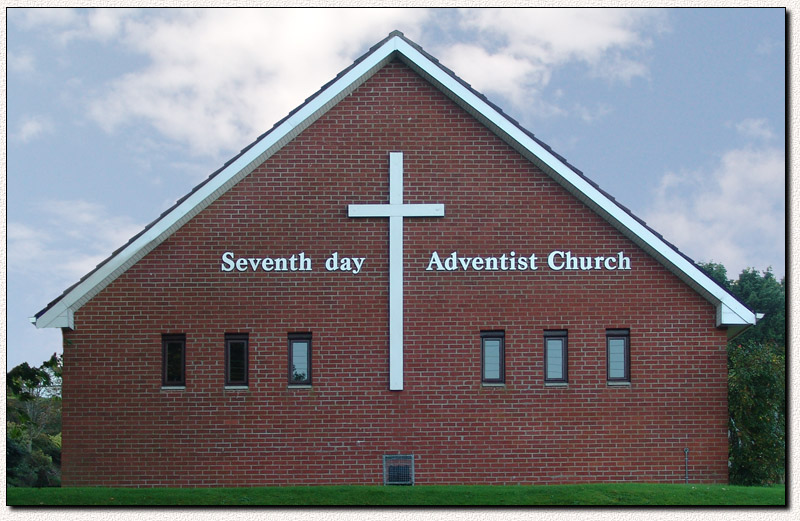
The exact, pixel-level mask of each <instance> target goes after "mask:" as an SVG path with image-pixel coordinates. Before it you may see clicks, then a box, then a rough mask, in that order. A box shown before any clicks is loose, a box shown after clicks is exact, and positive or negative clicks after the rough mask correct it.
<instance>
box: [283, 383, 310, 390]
mask: <svg viewBox="0 0 800 521" xmlns="http://www.w3.org/2000/svg"><path fill="white" fill-rule="evenodd" d="M288 388H289V389H311V388H312V386H311V384H289V386H288Z"/></svg>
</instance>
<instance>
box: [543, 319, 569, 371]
mask: <svg viewBox="0 0 800 521" xmlns="http://www.w3.org/2000/svg"><path fill="white" fill-rule="evenodd" d="M554 338H558V339H561V340H562V346H561V375H562V376H561V378H550V376H549V374H548V365H547V362H548V360H547V351H548V349H547V342H548V340H552V339H554ZM568 367H569V340H568V334H567V330H566V329H552V330H545V332H544V382H545V383H546V384H566V383H569V373H568V371H567V368H568Z"/></svg>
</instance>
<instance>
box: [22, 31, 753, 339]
mask: <svg viewBox="0 0 800 521" xmlns="http://www.w3.org/2000/svg"><path fill="white" fill-rule="evenodd" d="M393 59H399V60H401V61H402V62H403V63H405V64H406V65H407V66H409V67H410V68H411V69H412V70H414V71H415V72H416V73H417V74H419V75H420V76H422V77H423V78H424V79H425V80H427V81H428V82H430V83H431V84H432V85H433V86H435V87H436V88H437V89H439V90H440V91H442V92H443V93H444V94H445V95H446V96H447V97H448V98H450V99H451V100H453V101H454V102H455V103H456V104H458V105H459V106H460V107H462V108H463V109H464V110H466V111H467V112H468V113H469V114H471V115H472V116H473V117H475V118H476V119H477V120H478V121H480V122H481V123H483V124H484V125H485V126H487V127H488V128H489V129H490V130H492V131H493V132H494V133H495V134H496V135H498V136H499V137H500V138H501V139H503V140H504V141H505V142H506V143H508V144H509V145H510V146H512V147H513V148H514V149H515V150H517V151H518V152H519V153H521V154H522V155H523V156H524V157H526V158H527V159H528V160H529V161H531V162H532V163H534V164H535V165H537V166H538V167H539V168H540V169H541V170H542V171H543V172H545V173H546V174H548V175H549V176H550V177H551V178H553V179H554V180H555V181H556V182H557V183H559V184H560V185H561V186H563V187H564V188H565V189H567V190H568V191H569V192H570V193H571V194H572V195H573V196H575V197H577V198H578V199H579V200H581V201H582V202H583V203H584V204H586V205H587V206H588V207H589V208H591V209H592V210H593V211H595V212H596V213H597V214H599V215H600V216H601V217H603V218H604V219H605V220H606V221H608V222H609V223H610V224H611V225H612V226H614V227H615V228H616V229H617V230H619V231H620V232H621V233H623V234H624V235H625V236H626V237H628V238H629V239H631V240H632V241H633V242H634V243H636V244H637V245H638V246H639V247H641V248H642V249H643V250H645V251H646V252H647V253H648V254H650V255H651V256H652V257H654V258H655V259H656V260H658V261H659V262H660V263H661V264H663V265H664V266H665V267H666V268H667V269H668V270H670V271H671V272H672V273H674V274H675V275H677V276H678V277H679V278H680V279H681V280H682V281H684V282H685V283H686V284H688V285H689V286H691V287H692V288H693V289H694V290H695V291H696V292H697V293H699V294H700V295H702V296H703V297H704V298H705V299H706V300H708V301H709V302H711V303H712V304H713V305H714V306H715V307H716V310H717V318H716V322H717V326H718V327H727V328H728V336H729V338H730V337H733V336H735V335H736V334H738V333H740V332H741V331H743V330H744V329H746V328H747V327H749V326H750V325H754V324H755V323H756V321H757V319H758V318H760V316H756V314H755V313H753V311H751V310H750V309H748V308H747V307H746V306H745V305H744V304H742V303H741V302H739V301H738V300H737V299H736V298H735V297H734V296H733V295H731V294H730V293H729V292H728V291H727V290H725V289H724V288H723V287H722V286H720V285H719V284H717V283H716V282H715V281H714V280H713V279H711V278H710V277H709V276H707V275H706V274H705V273H704V272H703V271H702V270H701V269H700V268H699V267H698V266H697V265H696V264H695V263H694V262H693V261H692V260H691V259H689V258H688V257H687V256H685V255H684V254H682V253H681V252H680V251H678V249H677V248H675V247H674V246H673V245H671V244H670V243H668V242H667V241H665V240H664V238H663V237H661V235H659V234H658V233H656V232H655V231H654V230H652V229H651V228H649V227H648V226H647V225H646V224H645V222H644V221H642V220H641V219H639V218H637V217H636V216H634V215H633V214H632V213H631V212H630V211H629V210H628V209H627V208H625V207H624V206H622V205H620V204H619V203H617V202H616V201H615V200H614V198H613V197H611V196H610V195H609V194H607V193H606V192H604V191H603V190H601V189H600V187H599V186H597V185H596V184H595V183H593V182H592V181H590V180H589V179H588V178H586V176H584V175H583V173H582V172H581V171H579V170H578V169H576V168H575V167H573V166H572V165H570V164H569V163H568V162H567V161H566V160H565V159H564V158H563V157H561V156H559V155H558V154H556V153H555V152H554V151H553V150H552V149H550V147H549V146H547V145H546V144H545V143H543V142H542V141H541V140H539V139H538V138H536V137H535V136H534V135H533V134H531V133H530V132H528V131H527V130H525V129H524V128H522V127H521V126H520V125H519V123H517V122H516V121H515V120H513V119H512V118H510V117H509V116H507V115H506V114H505V113H503V111H502V110H501V109H500V108H499V107H497V106H496V105H494V104H493V103H491V102H490V101H489V100H488V99H486V98H485V97H484V96H483V95H482V94H480V93H478V92H477V91H475V90H474V89H472V87H470V85H469V84H467V83H466V82H464V81H463V80H461V79H460V78H459V77H458V76H456V75H455V74H454V73H453V72H452V71H450V70H449V69H447V68H446V67H444V66H443V65H441V64H440V63H439V61H438V60H437V59H436V58H434V57H433V56H431V55H429V54H428V53H426V52H425V51H424V50H422V48H421V47H419V46H418V45H417V44H415V43H414V42H412V41H410V40H408V39H407V38H406V37H405V36H404V35H403V34H402V33H401V32H399V31H394V32H392V33H391V34H390V35H389V36H388V37H387V38H385V39H384V40H383V41H381V42H379V43H378V44H376V45H375V46H373V47H372V48H371V49H370V50H369V51H368V52H367V53H366V54H364V55H363V56H362V57H361V58H359V59H358V60H356V61H355V62H354V63H353V64H352V65H351V66H350V67H348V68H347V69H345V70H343V71H342V72H340V73H339V74H338V75H337V76H336V77H335V78H334V79H333V80H331V81H330V82H328V83H327V84H326V85H324V86H323V87H322V88H321V89H320V90H319V91H317V92H316V93H315V94H313V95H312V96H311V97H309V98H308V99H306V101H305V102H304V103H303V104H302V105H300V106H299V107H297V108H296V109H294V110H293V111H292V112H290V113H289V114H288V115H287V116H286V117H285V118H283V119H282V120H281V121H279V122H278V123H276V124H275V125H274V126H273V127H272V129H270V130H269V131H267V132H266V133H264V134H263V135H261V136H260V137H259V138H258V139H256V141H254V142H253V143H252V144H250V145H249V146H248V147H247V148H245V149H243V150H242V151H241V152H240V153H239V154H238V155H236V156H235V157H234V158H232V159H231V160H230V161H228V162H227V163H225V165H223V166H222V167H221V168H220V169H219V170H217V171H216V172H214V173H213V174H211V175H210V176H209V177H208V178H207V179H206V180H205V181H204V182H202V183H201V184H199V185H198V186H196V187H195V188H194V189H192V191H191V192H189V193H188V194H187V195H186V196H184V197H183V198H181V199H180V200H178V201H177V202H176V203H175V204H174V205H173V206H172V207H171V208H170V209H168V210H167V211H165V212H164V213H162V214H161V215H160V216H159V217H158V218H157V219H156V220H155V221H153V222H152V223H150V224H149V225H147V226H146V227H145V229H144V230H142V231H141V232H140V233H139V234H137V235H136V236H134V237H133V238H131V239H130V240H129V241H128V242H127V243H126V244H125V245H124V246H122V247H121V248H119V249H118V250H116V251H115V252H114V253H112V255H111V256H110V257H109V258H108V259H106V260H105V261H103V262H102V263H101V264H99V265H98V266H97V267H96V268H95V269H94V270H92V271H91V272H90V273H88V274H87V275H86V276H84V277H83V278H82V279H81V280H79V281H78V282H77V283H76V284H74V285H73V286H71V287H70V288H68V289H67V290H66V291H64V293H63V294H62V295H61V296H59V297H58V298H57V299H55V300H54V301H52V302H51V303H50V304H48V305H47V306H46V307H45V308H44V309H42V310H41V311H39V312H38V313H37V314H36V315H35V316H34V317H32V318H31V322H32V323H33V324H34V325H35V326H36V327H37V328H46V327H67V328H74V319H73V314H74V313H75V311H77V310H78V309H80V308H81V306H83V304H85V303H86V302H88V301H89V300H90V299H91V298H92V297H94V296H95V295H96V294H97V293H99V292H100V291H101V290H102V289H103V288H105V287H106V286H107V285H108V284H110V283H111V282H112V281H114V280H115V279H116V278H117V277H119V276H120V275H121V274H122V273H124V272H125V271H126V270H127V269H128V268H129V267H131V266H132V265H133V264H135V263H136V262H137V261H138V260H139V259H141V258H142V257H144V256H145V255H147V253H149V252H150V251H152V250H153V249H154V248H155V247H156V246H158V245H159V244H161V243H162V242H163V241H164V240H166V239H167V238H168V237H169V236H170V235H171V234H172V233H174V232H175V231H176V230H178V229H179V228H180V227H181V226H182V225H183V224H184V223H186V222H187V221H188V220H190V219H191V218H192V217H194V216H195V215H197V214H198V213H199V212H201V211H202V210H203V209H205V208H206V207H207V206H209V205H210V204H211V203H212V202H214V201H215V200H216V199H217V198H218V197H220V196H221V195H222V194H223V193H225V192H226V191H227V190H229V189H230V188H231V187H233V186H234V185H235V184H236V183H238V182H239V181H240V180H241V179H243V178H244V177H246V176H247V175H248V174H250V172H252V171H253V169H255V168H256V167H257V166H258V165H260V164H261V163H263V162H264V161H265V160H266V159H268V158H269V157H270V156H272V155H273V154H275V153H276V152H277V151H278V150H280V149H281V148H282V147H283V146H284V145H286V144H287V143H288V142H290V141H291V140H292V139H294V137H295V136H297V135H298V134H299V133H300V132H302V131H303V130H305V129H306V128H307V127H308V126H309V125H311V124H312V123H313V122H314V121H316V120H317V119H318V118H320V117H321V116H322V115H323V114H325V113H326V112H327V111H328V110H329V109H330V108H331V107H333V106H334V105H336V104H337V103H338V102H339V101H340V100H341V99H342V98H344V97H345V96H347V95H348V94H350V93H351V92H353V91H354V90H355V89H356V88H357V87H359V86H360V85H361V84H363V83H364V82H365V81H367V80H368V79H369V78H370V77H372V75H373V74H375V72H377V71H378V70H379V69H381V68H382V67H383V66H384V65H386V64H387V63H389V62H390V61H392V60H393Z"/></svg>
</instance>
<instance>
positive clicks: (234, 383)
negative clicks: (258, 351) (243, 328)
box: [225, 333, 250, 387]
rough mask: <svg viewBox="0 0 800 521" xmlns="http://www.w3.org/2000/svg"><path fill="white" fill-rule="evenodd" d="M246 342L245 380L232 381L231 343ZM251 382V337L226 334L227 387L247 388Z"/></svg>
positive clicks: (243, 334)
mask: <svg viewBox="0 0 800 521" xmlns="http://www.w3.org/2000/svg"><path fill="white" fill-rule="evenodd" d="M232 342H244V379H243V380H231V377H230V376H231V374H230V370H231V361H230V358H231V349H230V347H231V343H232ZM249 380H250V335H249V334H248V333H225V386H227V387H247V386H248V385H249Z"/></svg>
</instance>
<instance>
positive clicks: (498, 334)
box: [481, 330, 506, 384]
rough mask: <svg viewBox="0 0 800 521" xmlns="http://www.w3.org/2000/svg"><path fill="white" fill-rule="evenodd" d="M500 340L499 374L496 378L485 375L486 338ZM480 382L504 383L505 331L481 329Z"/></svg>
mask: <svg viewBox="0 0 800 521" xmlns="http://www.w3.org/2000/svg"><path fill="white" fill-rule="evenodd" d="M487 339H497V340H500V371H499V372H500V374H499V377H498V378H487V377H486V340H487ZM481 383H482V384H505V383H506V333H505V331H499V330H498V331H481Z"/></svg>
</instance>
